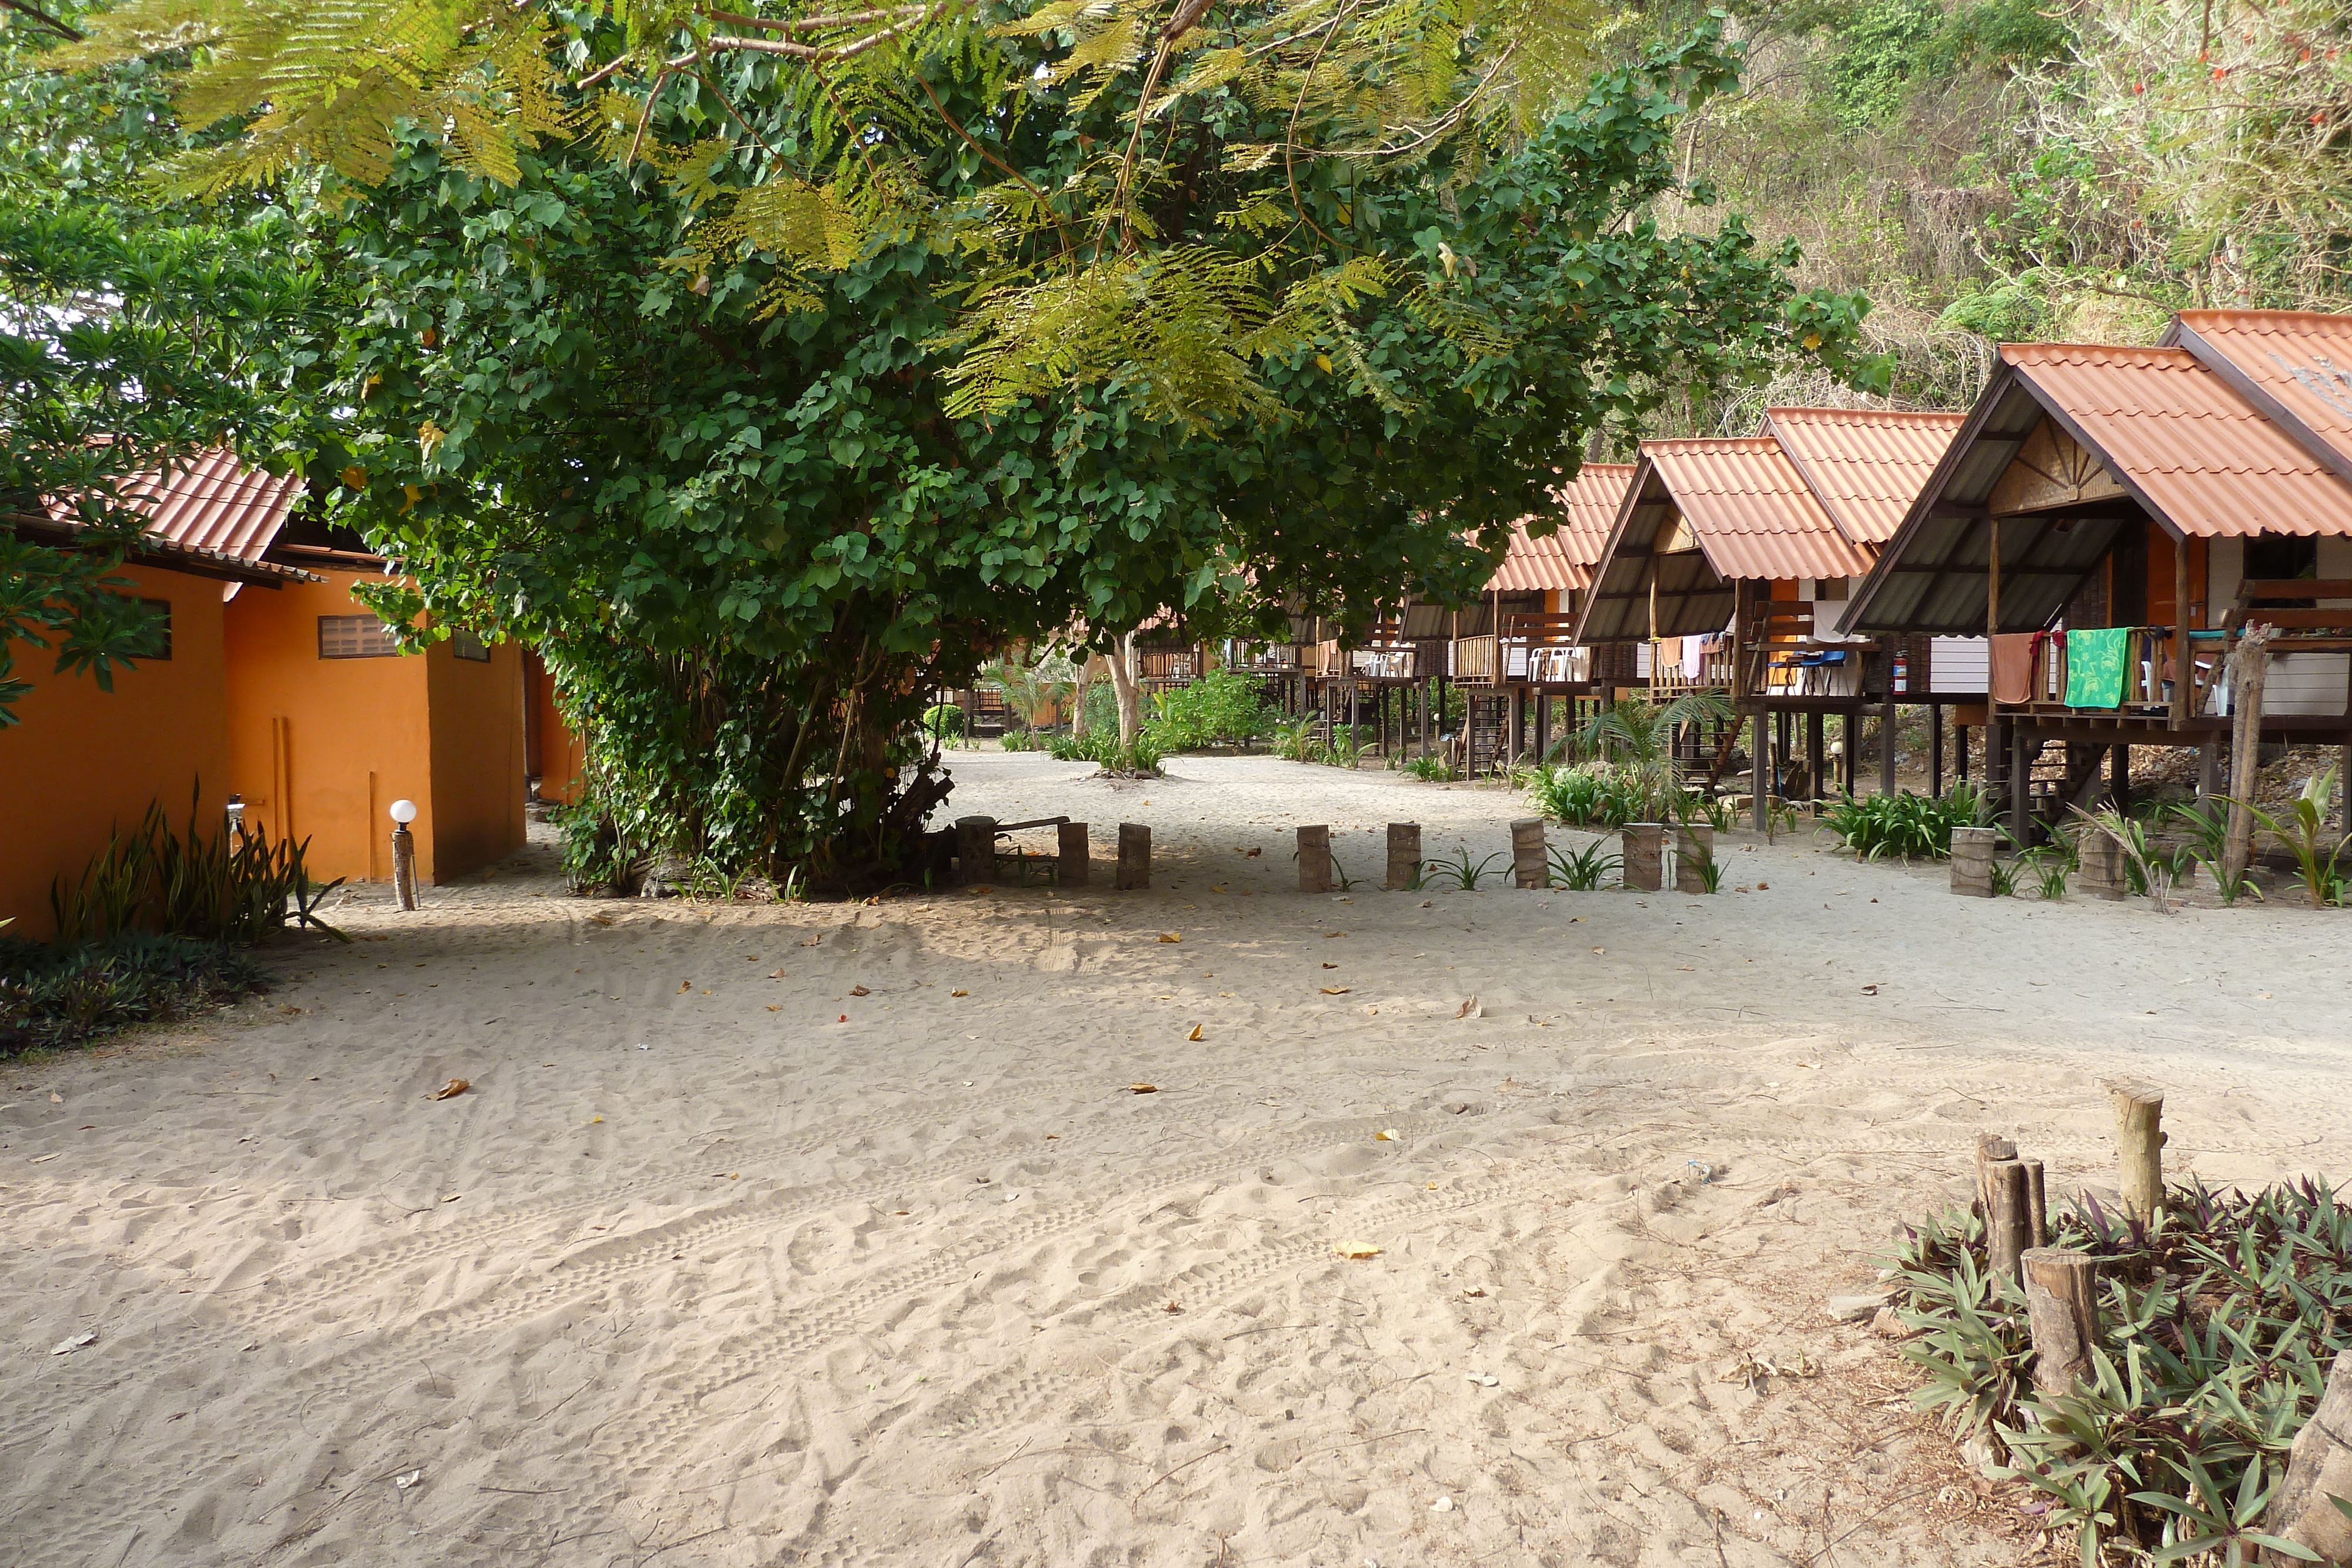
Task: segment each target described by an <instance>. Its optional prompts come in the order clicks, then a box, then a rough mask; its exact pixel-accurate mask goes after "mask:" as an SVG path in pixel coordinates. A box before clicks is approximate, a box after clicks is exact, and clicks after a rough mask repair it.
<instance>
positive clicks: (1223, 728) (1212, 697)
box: [1144, 670, 1274, 752]
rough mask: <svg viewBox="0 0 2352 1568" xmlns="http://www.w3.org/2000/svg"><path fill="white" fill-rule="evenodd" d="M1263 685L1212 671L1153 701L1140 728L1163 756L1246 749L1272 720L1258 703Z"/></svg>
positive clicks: (1231, 673)
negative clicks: (1209, 749)
mask: <svg viewBox="0 0 2352 1568" xmlns="http://www.w3.org/2000/svg"><path fill="white" fill-rule="evenodd" d="M1263 690H1264V687H1263V685H1262V683H1261V682H1259V681H1258V680H1257V679H1256V678H1255V677H1253V676H1249V675H1244V674H1237V673H1235V672H1234V671H1232V670H1212V671H1210V672H1209V673H1208V674H1205V675H1202V677H1201V678H1200V679H1199V680H1197V681H1193V682H1191V683H1189V684H1187V685H1181V686H1172V687H1171V688H1170V689H1168V690H1167V691H1164V692H1161V693H1160V694H1159V695H1157V696H1156V697H1154V698H1153V699H1152V708H1153V712H1152V716H1151V719H1150V722H1149V723H1148V724H1146V725H1145V726H1144V732H1145V733H1146V734H1148V735H1149V736H1150V737H1151V741H1152V744H1153V745H1154V746H1156V747H1159V748H1160V750H1161V751H1163V752H1168V751H1197V750H1199V749H1200V748H1201V747H1204V746H1216V745H1221V744H1222V745H1227V746H1245V745H1247V744H1248V743H1249V742H1250V741H1252V740H1254V739H1255V738H1256V737H1259V736H1261V735H1264V734H1265V733H1266V731H1267V730H1268V729H1269V728H1271V727H1272V726H1273V724H1274V716H1273V715H1272V714H1271V713H1269V712H1267V711H1266V708H1265V703H1264V701H1263V699H1262V693H1263Z"/></svg>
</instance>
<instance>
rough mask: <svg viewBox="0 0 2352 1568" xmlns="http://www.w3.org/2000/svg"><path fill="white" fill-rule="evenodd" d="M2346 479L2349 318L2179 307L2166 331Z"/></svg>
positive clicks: (2351, 464)
mask: <svg viewBox="0 0 2352 1568" xmlns="http://www.w3.org/2000/svg"><path fill="white" fill-rule="evenodd" d="M2166 341H2167V342H2168V343H2176V342H2177V343H2178V344H2179V346H2180V347H2181V348H2184V349H2187V350H2189V352H2190V353H2192V354H2194V355H2196V356H2197V360H2198V362H2199V363H2200V364H2202V365H2203V366H2205V368H2206V369H2208V370H2210V371H2214V372H2216V373H2217V374H2219V375H2220V376H2221V378H2222V379H2223V380H2224V381H2227V382H2230V383H2231V386H2232V387H2233V388H2234V389H2235V390H2236V391H2237V392H2239V393H2240V394H2242V396H2244V397H2245V398H2246V399H2247V401H2249V402H2252V404H2253V405H2254V406H2255V407H2256V408H2258V409H2260V410H2262V412H2263V413H2264V414H2266V415H2268V416H2269V417H2270V418H2271V419H2272V420H2273V421H2274V422H2276V423H2278V424H2280V425H2281V426H2283V427H2284V429H2285V430H2286V433H2287V434H2289V435H2290V436H2293V437H2295V438H2297V439H2299V440H2300V441H2301V444H2303V446H2304V447H2305V449H2306V450H2307V451H2309V452H2310V453H2311V455H2313V456H2315V457H2316V458H2318V459H2319V460H2320V461H2321V462H2322V463H2325V464H2326V465H2328V466H2329V467H2331V468H2333V469H2335V471H2336V474H2337V475H2338V476H2340V477H2343V478H2347V479H2352V316H2326V315H2321V314H2319V313H2318V312H2316V311H2310V310H2183V311H2182V312H2181V313H2180V314H2179V316H2177V317H2175V318H2174V319H2173V325H2172V329H2171V331H2169V332H2168V333H2167V334H2166Z"/></svg>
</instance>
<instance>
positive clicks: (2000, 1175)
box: [1985, 1160, 2033, 1283]
mask: <svg viewBox="0 0 2352 1568" xmlns="http://www.w3.org/2000/svg"><path fill="white" fill-rule="evenodd" d="M1985 1175H1986V1176H1988V1177H1989V1178H1990V1181H1989V1186H1990V1195H1989V1196H1990V1197H1991V1199H1992V1208H1991V1212H1990V1214H1988V1215H1987V1216H1986V1218H1985V1251H1986V1254H1987V1262H1988V1266H1989V1267H1990V1270H1991V1271H1992V1272H1993V1273H1996V1274H2004V1275H2007V1276H2008V1277H2009V1280H2010V1281H2011V1283H2016V1282H2018V1281H2019V1280H2020V1278H2021V1269H2022V1260H2023V1259H2024V1257H2025V1254H2026V1253H2027V1251H2028V1250H2030V1249H2031V1248H2032V1241H2033V1218H2032V1207H2031V1203H2030V1200H2029V1198H2028V1197H2027V1193H2026V1181H2025V1165H2024V1162H2023V1161H2021V1160H1997V1161H1995V1162H1994V1163H1993V1164H1992V1165H1990V1166H1987V1167H1986V1168H1985Z"/></svg>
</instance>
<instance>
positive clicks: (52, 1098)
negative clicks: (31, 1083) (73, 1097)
mask: <svg viewBox="0 0 2352 1568" xmlns="http://www.w3.org/2000/svg"><path fill="white" fill-rule="evenodd" d="M49 1103H50V1104H52V1105H62V1104H64V1103H66V1097H65V1096H64V1095H62V1094H60V1093H58V1092H57V1091H56V1090H54V1089H52V1090H50V1091H49Z"/></svg>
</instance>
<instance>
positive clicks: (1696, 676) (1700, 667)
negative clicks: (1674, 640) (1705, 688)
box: [1683, 633, 1706, 684]
mask: <svg viewBox="0 0 2352 1568" xmlns="http://www.w3.org/2000/svg"><path fill="white" fill-rule="evenodd" d="M1683 679H1685V680H1686V681H1689V682H1692V683H1694V684H1696V683H1697V682H1699V681H1702V680H1705V679H1706V635H1705V634H1704V633H1702V634H1701V635H1699V636H1696V637H1685V638H1684V639H1683Z"/></svg>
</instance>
